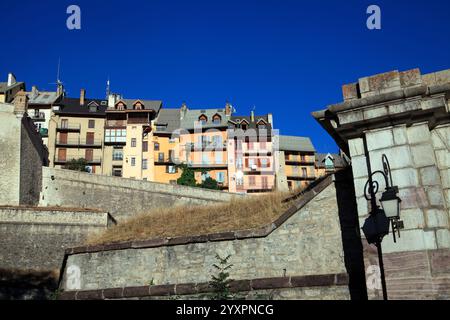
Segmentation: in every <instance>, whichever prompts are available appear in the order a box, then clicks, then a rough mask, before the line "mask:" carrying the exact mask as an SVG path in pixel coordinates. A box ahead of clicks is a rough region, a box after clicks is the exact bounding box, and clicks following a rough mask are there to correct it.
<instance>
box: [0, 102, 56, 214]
mask: <svg viewBox="0 0 450 320" xmlns="http://www.w3.org/2000/svg"><path fill="white" fill-rule="evenodd" d="M21 107H23V109H21V110H20V111H19V110H16V109H17V107H15V106H14V105H12V104H0V128H1V129H2V130H1V132H0V149H1V150H2V151H1V153H0V170H1V172H2V179H1V181H0V205H37V203H38V202H39V192H40V189H41V180H42V172H41V168H42V166H43V165H46V164H47V158H48V152H47V149H46V148H45V146H44V145H43V143H42V139H41V137H40V135H39V134H38V133H37V132H36V130H35V129H34V124H33V122H32V121H31V119H30V118H29V117H28V116H27V114H26V113H24V110H26V106H21Z"/></svg>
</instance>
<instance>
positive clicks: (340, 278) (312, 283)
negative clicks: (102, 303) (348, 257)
mask: <svg viewBox="0 0 450 320" xmlns="http://www.w3.org/2000/svg"><path fill="white" fill-rule="evenodd" d="M348 283H349V277H348V274H347V273H334V274H319V275H305V276H289V277H275V278H258V279H244V280H233V281H231V282H230V291H231V292H242V291H254V290H266V289H284V288H306V287H331V286H345V285H348ZM211 292H214V288H212V287H211V285H210V284H209V283H207V282H203V283H181V284H165V285H152V286H140V287H120V288H107V289H98V290H74V291H63V292H61V293H60V294H59V296H58V299H59V300H103V299H120V298H137V297H149V296H156V297H159V296H172V295H188V294H199V293H211Z"/></svg>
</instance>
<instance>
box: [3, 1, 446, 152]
mask: <svg viewBox="0 0 450 320" xmlns="http://www.w3.org/2000/svg"><path fill="white" fill-rule="evenodd" d="M3 2H4V3H3ZM70 4H77V5H79V6H80V8H81V30H68V29H67V28H66V19H67V17H68V15H67V14H66V8H67V7H68V6H69V5H70ZM370 4H377V5H379V6H380V7H381V13H382V29H381V30H375V31H370V30H368V29H367V28H366V19H367V17H368V15H367V14H366V9H367V7H368V6H369V5H370ZM2 13H3V14H2V19H0V27H1V29H2V30H3V39H2V40H3V41H2V45H1V46H2V48H1V49H2V50H1V52H2V58H1V59H0V76H1V77H2V78H4V79H2V81H6V74H7V73H8V72H13V73H14V74H15V75H16V76H17V78H18V80H20V81H25V82H26V83H27V87H28V89H30V88H31V85H33V84H36V85H37V86H38V87H39V88H40V89H54V86H53V85H52V84H50V83H53V82H55V80H56V69H57V63H58V58H61V78H62V80H63V81H64V83H65V86H66V90H67V92H68V95H69V96H74V97H77V96H78V95H79V91H80V88H86V89H87V96H88V97H89V98H102V97H104V95H105V85H106V80H107V78H108V76H109V77H110V79H111V89H112V90H113V91H114V92H118V93H121V94H123V95H124V97H126V98H142V99H161V100H163V104H164V106H165V107H171V108H172V107H179V106H180V105H181V103H182V102H183V101H186V103H187V105H188V106H189V107H191V108H217V107H223V106H224V105H225V102H226V101H227V100H228V101H230V102H231V103H232V104H233V105H234V106H235V107H236V109H237V111H238V113H239V114H249V113H250V110H251V109H252V108H253V106H255V107H256V112H257V113H267V112H272V113H273V114H274V122H275V127H276V128H278V129H280V130H281V133H282V134H289V135H304V136H310V137H311V139H312V141H313V143H314V145H315V147H316V149H317V150H318V151H320V152H326V151H336V150H337V147H336V146H335V144H334V142H333V140H332V139H331V138H330V137H329V136H328V135H327V133H326V132H325V131H324V130H323V129H322V128H321V127H320V126H319V125H318V124H317V123H316V122H315V120H314V119H313V118H312V117H311V116H310V113H311V112H312V111H315V110H319V109H322V108H324V107H326V105H328V104H331V103H335V102H339V101H341V99H342V94H341V85H342V84H344V83H349V82H354V81H356V80H357V79H358V78H360V77H363V76H367V75H371V74H376V73H381V72H386V71H390V70H395V69H397V70H407V69H411V68H415V67H419V68H420V69H421V71H422V73H428V72H433V71H438V70H441V69H448V68H450V41H449V31H450V1H447V0H427V1H422V0H420V1H419V0H417V1H412V0H396V1H392V0H390V1H378V0H373V1H363V0H359V1H356V0H354V1H353V0H346V1H331V0H330V1H300V0H296V1H294V0H292V1H283V0H278V1H269V0H257V1H256V0H240V1H234V0H227V1H222V0H216V1H213V0H209V1H197V0H189V1H171V0H161V1H160V0H158V1H155V0H146V1H137V0H128V1H113V0H109V1H107V0H104V1H101V0H98V1H93V0H91V1H84V0H83V1H79V0H73V1H65V0H58V1H49V0H39V1H4V0H2ZM5 13H7V14H5Z"/></svg>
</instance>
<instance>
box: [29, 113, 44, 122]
mask: <svg viewBox="0 0 450 320" xmlns="http://www.w3.org/2000/svg"><path fill="white" fill-rule="evenodd" d="M30 118H31V120H33V121H34V122H44V121H45V113H44V112H35V113H33V114H32V115H31V116H30Z"/></svg>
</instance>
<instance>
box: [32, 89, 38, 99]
mask: <svg viewBox="0 0 450 320" xmlns="http://www.w3.org/2000/svg"><path fill="white" fill-rule="evenodd" d="M38 94H39V91H38V89H37V87H36V86H32V87H31V96H32V97H33V99H34V98H36V97H37V96H38Z"/></svg>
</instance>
